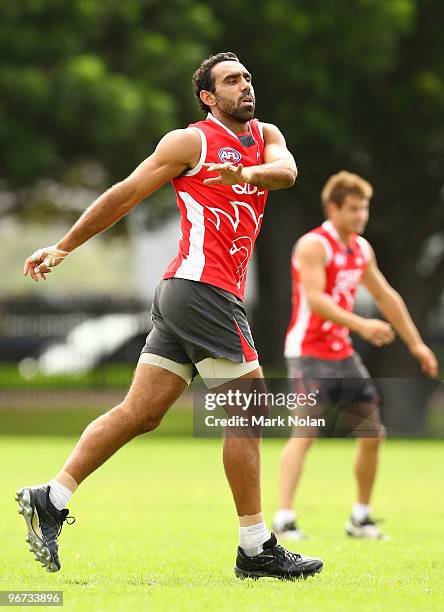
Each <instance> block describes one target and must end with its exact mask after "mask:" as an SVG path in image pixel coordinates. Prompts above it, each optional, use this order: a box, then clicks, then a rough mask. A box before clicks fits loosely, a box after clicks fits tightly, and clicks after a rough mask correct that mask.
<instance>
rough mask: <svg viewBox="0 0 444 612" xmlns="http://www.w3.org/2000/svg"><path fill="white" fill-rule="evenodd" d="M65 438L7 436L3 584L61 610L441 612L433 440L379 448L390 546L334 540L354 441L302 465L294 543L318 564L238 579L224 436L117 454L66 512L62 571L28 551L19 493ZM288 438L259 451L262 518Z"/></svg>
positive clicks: (333, 445) (381, 503)
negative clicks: (300, 574) (51, 593)
mask: <svg viewBox="0 0 444 612" xmlns="http://www.w3.org/2000/svg"><path fill="white" fill-rule="evenodd" d="M74 440H75V439H74V438H71V437H58V436H48V437H46V438H45V437H38V436H34V437H31V436H29V437H25V436H22V437H18V436H13V435H9V436H7V437H6V436H3V437H2V438H1V444H0V465H1V466H2V478H1V483H2V485H1V494H0V517H1V523H0V533H1V560H0V589H4V590H25V589H33V590H37V589H48V590H62V591H63V592H64V601H65V603H64V608H65V609H66V610H85V609H90V610H93V611H94V612H96V611H99V610H139V609H140V610H162V611H164V610H195V609H198V608H206V609H208V610H235V609H241V610H254V611H260V610H269V609H270V608H274V609H276V610H294V609H297V610H349V609H358V610H378V611H379V610H403V611H404V610H428V611H430V610H442V609H443V608H444V592H443V561H444V552H443V529H442V525H443V522H444V504H443V498H444V493H443V487H442V485H443V478H442V465H443V459H444V451H443V445H442V443H441V442H437V441H435V442H426V441H388V442H386V444H385V447H384V451H383V462H382V470H381V474H380V479H379V482H378V486H377V491H376V497H375V503H374V507H375V510H376V512H375V513H376V515H377V516H384V517H385V518H386V519H387V522H386V524H385V525H384V528H385V529H386V531H387V532H388V533H390V534H391V536H392V539H391V540H390V541H387V542H371V541H354V540H351V539H348V538H347V537H345V536H344V535H343V525H344V522H345V519H346V518H347V515H348V511H349V506H350V503H351V501H352V496H353V482H352V478H351V456H352V452H353V443H352V442H351V441H346V440H344V441H338V440H335V441H329V440H325V441H321V442H319V443H318V445H317V446H315V447H314V448H313V451H312V453H311V455H310V456H309V460H308V464H307V469H306V473H305V478H304V480H303V485H302V487H301V491H300V504H299V514H300V519H301V523H302V526H303V528H304V529H305V530H306V531H307V532H308V533H309V534H310V536H311V537H310V539H308V540H306V541H304V542H303V543H300V545H299V546H296V547H295V546H291V547H292V548H296V549H299V550H300V551H301V552H305V553H307V554H315V555H319V556H321V557H322V558H323V559H324V563H325V567H324V571H323V573H322V574H320V575H318V576H316V577H314V578H310V579H308V580H306V581H297V582H290V583H286V582H280V581H277V580H270V579H266V580H261V581H258V582H253V581H250V580H246V581H239V580H237V579H236V578H235V577H234V574H233V571H232V567H233V564H234V557H235V550H236V546H237V520H236V516H235V513H234V510H233V504H232V500H231V497H230V493H229V490H228V486H227V484H226V481H225V477H224V475H223V470H222V465H221V443H220V441H219V440H202V439H200V440H196V439H192V438H190V437H184V436H165V435H163V436H162V435H161V434H160V435H152V436H151V438H149V437H145V438H143V439H140V440H136V441H134V442H133V443H131V444H130V445H128V446H127V447H126V448H124V449H123V450H121V451H120V452H119V453H118V454H117V455H116V456H114V457H113V458H112V459H111V460H110V461H109V462H108V463H107V464H106V465H105V466H104V467H102V468H101V469H100V470H99V471H98V472H97V473H96V474H94V475H93V476H92V477H91V478H90V479H89V480H87V481H86V482H85V483H84V485H83V486H82V487H81V488H80V489H79V490H78V492H77V493H76V495H75V497H74V498H73V500H72V502H71V504H70V510H71V513H72V514H73V515H75V516H76V517H77V522H76V524H75V525H72V526H68V525H66V526H65V527H64V530H63V533H62V537H61V561H62V565H63V567H62V570H61V572H59V573H57V574H48V573H46V572H44V571H43V570H42V569H41V568H40V566H39V565H38V564H37V563H36V562H35V561H34V559H33V557H32V555H31V553H29V552H28V550H27V545H26V543H25V541H24V538H25V525H24V521H23V519H22V518H21V517H20V516H19V515H18V514H17V508H16V503H15V501H14V492H15V490H16V488H17V487H19V486H21V485H25V484H33V483H38V482H42V481H44V480H46V479H48V478H49V477H52V476H53V474H54V473H55V471H56V470H57V468H58V466H59V465H60V464H61V463H62V461H63V460H64V458H65V456H66V455H67V453H68V452H69V451H70V449H71V447H72V445H73V443H74ZM282 444H283V441H281V440H265V441H264V444H263V494H264V512H265V515H266V517H267V520H268V522H270V521H271V517H272V515H273V511H274V509H275V500H276V470H277V464H278V459H279V453H280V449H281V447H282Z"/></svg>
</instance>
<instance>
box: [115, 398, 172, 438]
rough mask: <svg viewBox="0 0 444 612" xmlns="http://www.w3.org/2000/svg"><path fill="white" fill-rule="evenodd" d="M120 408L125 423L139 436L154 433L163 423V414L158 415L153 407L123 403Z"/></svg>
mask: <svg viewBox="0 0 444 612" xmlns="http://www.w3.org/2000/svg"><path fill="white" fill-rule="evenodd" d="M119 408H120V411H121V413H122V414H123V416H124V418H125V421H126V422H127V423H128V424H129V425H130V427H131V429H132V430H133V432H134V434H135V435H137V436H140V435H142V434H144V433H148V432H150V431H154V429H156V428H157V427H158V426H159V425H160V423H161V422H162V418H163V413H162V414H159V413H156V412H155V411H153V407H152V406H150V407H148V406H146V405H143V404H135V403H133V402H123V403H122V404H121V405H120V407H119Z"/></svg>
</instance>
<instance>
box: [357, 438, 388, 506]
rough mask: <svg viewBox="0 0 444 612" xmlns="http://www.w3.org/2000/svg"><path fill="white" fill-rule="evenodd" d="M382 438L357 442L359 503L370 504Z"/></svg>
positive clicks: (360, 439)
mask: <svg viewBox="0 0 444 612" xmlns="http://www.w3.org/2000/svg"><path fill="white" fill-rule="evenodd" d="M381 440H382V438H359V439H357V440H356V455H355V462H354V472H355V477H356V483H357V495H358V496H357V501H358V502H359V503H361V504H369V503H370V498H371V494H372V491H373V485H374V483H375V478H376V471H377V468H378V451H379V446H380V444H381Z"/></svg>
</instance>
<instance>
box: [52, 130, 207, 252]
mask: <svg viewBox="0 0 444 612" xmlns="http://www.w3.org/2000/svg"><path fill="white" fill-rule="evenodd" d="M199 154H200V137H199V135H198V133H197V132H196V131H195V130H189V129H186V130H175V131H173V132H170V133H169V134H167V135H166V136H164V137H163V138H162V140H161V141H160V142H159V144H158V145H157V147H156V150H155V151H154V153H153V154H152V155H150V156H149V157H148V158H147V159H145V160H144V161H143V162H142V163H141V164H140V165H139V166H138V167H137V168H136V169H135V170H134V172H132V173H131V174H130V175H129V176H128V177H127V178H126V179H124V180H123V181H121V182H120V183H117V184H116V185H113V186H112V187H111V188H110V189H108V190H107V191H105V193H103V194H102V195H101V196H99V197H98V198H97V200H95V202H93V203H92V204H91V205H90V206H89V207H88V208H87V209H86V210H85V212H84V213H83V214H82V215H81V217H80V218H79V219H78V221H77V222H76V223H75V224H74V225H73V226H72V228H71V229H70V230H69V232H68V233H67V234H66V236H64V237H63V238H62V240H60V242H58V244H57V245H56V246H57V248H59V249H61V250H62V251H68V252H69V251H72V250H74V249H75V248H77V247H78V246H80V245H81V244H83V243H84V242H86V241H87V240H88V239H89V238H91V237H92V236H95V235H96V234H99V233H100V232H103V231H104V230H106V229H107V228H109V227H110V226H111V225H113V224H114V223H116V221H118V220H119V219H121V218H122V217H123V216H124V215H126V214H127V213H128V212H129V211H130V210H131V209H132V208H134V207H135V206H136V205H137V204H139V202H140V201H141V200H143V199H144V198H146V197H147V196H149V195H151V194H152V193H154V192H155V191H156V190H157V189H159V188H160V187H162V185H164V184H165V183H166V182H168V181H169V180H171V179H172V178H173V177H175V176H178V175H179V174H181V173H182V172H184V171H185V170H186V169H187V168H189V167H192V166H193V165H194V164H195V163H196V162H197V159H198V158H199Z"/></svg>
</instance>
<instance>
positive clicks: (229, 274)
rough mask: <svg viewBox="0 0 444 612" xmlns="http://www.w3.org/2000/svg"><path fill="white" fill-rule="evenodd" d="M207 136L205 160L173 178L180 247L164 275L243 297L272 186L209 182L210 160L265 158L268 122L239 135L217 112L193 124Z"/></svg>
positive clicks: (249, 162) (251, 124) (250, 161)
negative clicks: (178, 220) (269, 189)
mask: <svg viewBox="0 0 444 612" xmlns="http://www.w3.org/2000/svg"><path fill="white" fill-rule="evenodd" d="M188 127H191V128H193V129H195V130H197V131H198V132H199V134H200V137H201V141H202V149H201V155H200V159H199V163H198V164H197V166H196V167H195V168H193V169H192V170H190V171H189V172H186V173H184V174H182V175H181V176H178V177H176V178H174V179H173V180H172V181H171V182H172V184H173V187H174V190H175V192H176V197H177V205H178V207H179V211H180V214H181V231H182V235H181V237H180V242H179V253H178V255H177V257H176V258H175V259H174V260H173V261H172V262H171V263H170V265H169V266H168V268H167V271H166V272H165V274H164V278H173V277H175V278H186V279H189V280H194V281H200V282H202V283H208V284H210V285H215V286H216V287H221V288H222V289H225V290H226V291H229V292H230V293H233V294H234V295H236V296H237V297H239V298H240V299H241V300H243V297H244V292H245V281H246V275H247V267H248V263H249V261H250V258H251V255H252V253H253V248H254V243H255V241H256V238H257V235H258V234H259V230H260V228H261V224H262V217H263V213H264V207H265V202H266V199H267V191H265V190H264V189H260V188H258V187H256V186H255V185H250V184H241V185H208V186H207V185H204V184H203V181H204V180H205V179H207V178H211V177H213V176H217V175H216V173H209V172H207V169H206V167H205V166H204V165H203V164H204V163H213V164H220V163H224V162H231V163H232V164H234V165H237V164H239V163H241V164H242V165H243V166H244V167H248V166H257V165H260V164H263V163H264V162H265V160H264V140H263V133H262V124H260V123H259V122H258V120H257V119H252V120H251V121H249V122H248V133H246V134H238V135H236V134H235V133H234V132H232V131H231V130H230V129H228V128H227V127H225V126H224V125H223V123H221V122H220V121H219V120H218V119H216V118H215V117H213V115H212V114H211V113H209V114H208V117H207V119H206V120H205V121H199V122H198V123H193V124H191V125H190V126H188Z"/></svg>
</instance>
